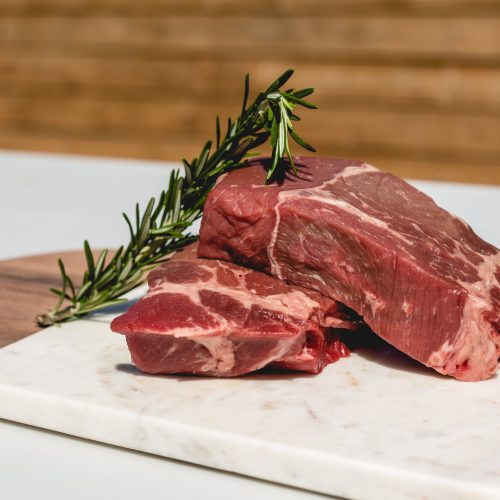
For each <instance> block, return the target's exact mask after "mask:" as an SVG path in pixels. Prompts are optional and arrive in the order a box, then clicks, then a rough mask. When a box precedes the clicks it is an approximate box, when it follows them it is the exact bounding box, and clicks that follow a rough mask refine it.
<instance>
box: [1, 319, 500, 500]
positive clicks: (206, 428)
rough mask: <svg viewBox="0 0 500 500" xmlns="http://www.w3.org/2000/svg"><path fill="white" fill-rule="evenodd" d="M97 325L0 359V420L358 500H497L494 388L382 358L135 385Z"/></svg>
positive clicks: (143, 380)
mask: <svg viewBox="0 0 500 500" xmlns="http://www.w3.org/2000/svg"><path fill="white" fill-rule="evenodd" d="M109 318H110V316H109V315H99V316H95V317H93V318H91V319H90V320H80V321H77V322H73V323H68V324H66V325H63V326H62V327H52V328H49V329H47V330H45V331H43V332H40V333H38V334H36V335H33V336H31V337H28V338H26V339H24V340H21V341H19V342H17V343H15V344H12V345H10V346H8V347H6V348H4V349H2V350H1V351H0V417H1V418H5V419H10V420H14V421H17V422H22V423H26V424H30V425H34V426H38V427H43V428H47V429H52V430H55V431H59V432H63V433H67V434H71V435H75V436H80V437H83V438H88V439H91V440H96V441H100V442H104V443H109V444H113V445H118V446H122V447H126V448H131V449H135V450H140V451H144V452H149V453H153V454H157V455H161V456H165V457H171V458H175V459H179V460H183V461H188V462H193V463H196V464H201V465H205V466H209V467H214V468H218V469H222V470H226V471H233V472H237V473H241V474H245V475H248V476H253V477H257V478H262V479H267V480H270V481H276V482H280V483H285V484H288V485H292V486H297V487H301V488H306V489H310V490H314V491H318V492H322V493H327V494H331V495H338V496H342V497H347V498H360V499H365V498H366V499H371V498H373V499H375V498H376V499H380V498H384V499H391V498H394V499H396V498H397V499H401V498H408V499H412V498H415V499H417V498H419V499H420V498H429V499H431V498H432V499H433V498H436V499H446V498H450V499H467V500H469V499H471V498H474V499H482V498H484V499H491V498H500V453H499V450H500V378H499V377H498V376H497V377H495V378H494V379H491V380H488V381H484V382H481V383H463V382H462V383H461V382H457V381H455V380H452V379H449V378H445V377H442V376H440V375H437V374H435V373H433V372H432V371H431V370H429V369H426V368H425V367H422V366H420V365H418V364H417V363H416V362H414V361H412V360H411V359H409V358H407V357H405V356H404V355H402V354H400V353H398V352H396V351H395V350H393V349H392V348H390V347H388V346H386V345H385V344H382V343H380V344H377V345H375V346H372V347H371V348H365V349H363V350H358V351H356V352H355V353H354V354H353V355H352V356H351V357H350V358H349V359H344V360H341V361H339V362H338V363H335V364H333V365H330V366H329V367H327V368H326V369H325V371H324V372H323V373H322V374H320V375H317V376H311V375H303V374H283V375H276V374H269V373H267V374H266V373H262V374H256V375H252V376H247V377H243V378H238V379H229V380H225V379H220V380H219V379H206V378H200V377H190V376H147V375H143V374H141V373H140V372H138V371H137V370H136V369H135V368H134V367H133V366H132V365H131V364H130V357H129V353H128V351H127V348H126V345H125V342H124V338H123V337H122V336H120V335H117V334H112V333H110V331H109Z"/></svg>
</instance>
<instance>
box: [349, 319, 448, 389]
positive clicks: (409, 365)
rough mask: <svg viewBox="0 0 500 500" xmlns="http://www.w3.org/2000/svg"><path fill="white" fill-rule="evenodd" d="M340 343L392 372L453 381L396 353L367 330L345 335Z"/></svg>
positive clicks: (395, 350)
mask: <svg viewBox="0 0 500 500" xmlns="http://www.w3.org/2000/svg"><path fill="white" fill-rule="evenodd" d="M342 341H343V342H345V344H346V345H347V346H348V347H349V349H350V350H351V351H352V352H353V353H356V355H358V356H359V357H361V358H363V359H366V360H368V361H370V362H373V363H377V364H379V365H383V366H385V367H387V368H391V369H392V370H398V371H404V372H408V373H416V374H418V375H423V376H426V377H432V378H438V379H444V380H453V379H452V378H451V377H446V376H444V375H441V374H439V373H437V372H436V371H434V370H433V369H432V368H428V367H427V366H425V365H423V364H422V363H419V362H418V361H416V360H415V359H413V358H411V357H410V356H408V355H406V354H404V353H403V352H401V351H398V350H397V349H396V348H395V347H393V346H392V345H390V344H388V343H387V342H386V341H385V340H383V339H382V338H380V337H379V336H378V335H376V334H375V333H373V332H372V331H371V330H369V329H364V330H361V331H360V332H357V333H356V334H355V335H352V334H350V335H348V336H347V335H346V337H345V338H342Z"/></svg>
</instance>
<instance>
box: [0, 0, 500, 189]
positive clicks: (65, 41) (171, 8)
mask: <svg viewBox="0 0 500 500" xmlns="http://www.w3.org/2000/svg"><path fill="white" fill-rule="evenodd" d="M289 66H292V67H294V68H295V69H296V71H297V75H296V77H295V79H294V81H293V83H294V84H295V85H296V86H302V85H305V86H315V87H316V88H317V94H316V97H315V101H316V102H317V103H318V104H319V105H320V106H321V110H320V111H315V112H307V113H305V116H304V121H303V123H302V124H300V125H301V126H300V129H299V131H300V132H301V133H302V134H303V135H304V137H306V138H307V139H308V140H310V142H312V143H313V144H314V145H316V146H317V148H318V152H319V153H321V154H324V155H334V156H338V157H351V158H360V159H365V160H368V161H370V162H372V163H375V164H377V165H379V166H381V167H383V168H386V169H387V170H391V171H393V172H396V173H399V174H401V175H405V176H412V177H420V178H435V179H451V180H462V181H473V182H484V183H488V182H489V183H496V184H500V1H499V0H268V1H266V0H249V1H245V2H241V1H236V0H234V1H230V0H0V147H1V148H15V149H28V150H40V151H42V150H43V151H56V152H68V153H84V154H93V155H112V156H124V157H140V158H157V159H169V160H175V159H179V158H180V157H182V156H188V157H189V156H193V155H195V154H196V153H197V152H198V150H199V148H200V147H201V145H202V144H203V143H204V141H205V140H206V139H207V138H208V137H209V136H210V135H211V134H212V133H213V118H214V116H215V114H216V113H217V112H222V114H223V115H224V114H232V115H235V114H237V110H238V107H239V103H240V95H241V89H242V80H243V76H244V74H245V73H246V72H247V71H249V72H250V73H251V75H252V79H253V82H252V83H253V89H254V90H256V89H257V88H259V89H260V88H261V87H263V86H264V85H266V84H267V83H269V82H270V80H272V79H273V78H274V77H275V76H276V75H277V74H278V73H279V72H281V71H282V70H284V69H286V68H287V67H289Z"/></svg>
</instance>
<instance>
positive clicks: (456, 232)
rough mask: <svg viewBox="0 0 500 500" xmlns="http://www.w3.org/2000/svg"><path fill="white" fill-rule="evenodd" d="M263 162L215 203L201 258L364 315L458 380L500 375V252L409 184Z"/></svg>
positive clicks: (343, 170)
mask: <svg viewBox="0 0 500 500" xmlns="http://www.w3.org/2000/svg"><path fill="white" fill-rule="evenodd" d="M266 161H268V160H265V159H261V160H256V161H253V162H251V163H250V166H249V167H248V168H244V169H241V170H237V171H234V172H232V173H231V174H229V175H227V176H225V177H223V178H222V179H221V180H220V182H219V183H218V184H217V186H216V187H215V189H214V190H213V191H212V192H211V193H210V195H209V197H208V200H207V203H206V205H205V213H204V218H203V221H202V227H201V235H200V246H199V254H200V255H202V256H204V257H211V258H219V259H226V260H230V261H234V262H237V263H240V264H244V265H251V266H253V267H255V268H258V269H262V270H264V271H266V272H268V273H271V274H272V275H274V276H277V277H278V278H280V279H283V280H285V281H287V282H289V283H293V284H295V285H300V286H303V287H307V288H310V289H314V290H317V291H319V292H321V293H322V294H323V295H326V296H329V297H332V298H335V299H337V300H339V301H341V302H343V303H344V304H346V305H347V306H349V307H350V308H352V309H354V310H355V311H356V312H358V313H359V314H360V315H361V316H362V317H363V319H364V321H365V322H366V323H367V324H368V325H369V326H370V327H371V328H372V329H373V331H374V332H376V333H378V334H379V335H381V336H382V337H383V338H384V339H385V340H387V341H388V342H389V343H391V344H393V345H394V346H396V347H397V348H398V349H400V350H401V351H403V352H405V353H407V354H409V355H410V356H412V357H413V358H415V359H417V360H418V361H421V362H422V363H424V364H425V365H427V366H430V367H432V368H434V369H435V370H437V371H438V372H440V373H443V374H447V375H451V376H453V377H456V378H458V379H461V380H480V379H485V378H488V377H489V376H491V375H492V374H493V373H495V371H496V369H497V363H498V357H499V354H500V287H499V281H500V253H499V251H498V249H496V248H495V247H494V246H492V245H490V244H488V243H486V242H485V241H483V240H482V239H480V238H479V237H478V236H477V235H476V234H475V233H474V232H473V231H472V230H471V228H470V227H469V226H468V225H467V224H466V223H464V222H463V221H461V220H460V219H458V218H457V217H454V216H453V215H451V214H449V213H448V212H446V211H445V210H443V209H441V208H439V207H438V206H437V205H436V204H435V203H434V202H433V200H432V199H431V198H429V197H428V196H426V195H425V194H423V193H421V192H420V191H418V190H417V189H415V188H413V187H412V186H410V185H409V184H407V183H406V182H404V181H403V180H401V179H399V178H397V177H395V176H393V175H390V174H387V173H384V172H381V171H380V170H378V169H376V168H375V167H373V166H370V165H367V164H365V163H361V162H356V161H343V160H331V159H324V158H323V159H322V158H297V159H296V162H297V163H298V165H299V176H298V177H294V176H291V175H287V176H286V178H285V179H283V181H282V182H279V183H274V184H273V185H269V186H264V168H263V165H262V164H263V163H264V162H266Z"/></svg>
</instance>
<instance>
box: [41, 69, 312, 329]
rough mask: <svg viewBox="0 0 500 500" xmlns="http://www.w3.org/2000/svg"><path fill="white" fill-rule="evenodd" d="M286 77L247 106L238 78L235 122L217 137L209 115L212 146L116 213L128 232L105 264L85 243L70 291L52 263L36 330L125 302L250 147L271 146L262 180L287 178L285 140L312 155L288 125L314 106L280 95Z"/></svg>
mask: <svg viewBox="0 0 500 500" xmlns="http://www.w3.org/2000/svg"><path fill="white" fill-rule="evenodd" d="M292 74H293V70H291V69H289V70H288V71H286V72H285V73H283V75H281V76H280V77H279V78H278V79H277V80H276V81H275V82H274V83H272V84H271V85H270V86H269V88H267V89H266V90H265V91H264V92H261V93H259V94H258V95H257V97H256V98H255V100H254V101H253V102H252V103H251V104H250V105H247V103H248V96H249V76H248V75H247V76H246V78H245V90H244V95H243V105H242V108H241V114H240V116H239V117H238V119H237V120H235V121H232V120H231V119H228V122H227V129H226V132H225V134H224V135H222V132H221V125H220V120H219V117H218V116H217V118H216V120H215V136H216V138H215V143H212V141H208V142H207V143H206V144H205V146H203V149H202V150H201V153H200V155H199V157H198V158H195V159H193V160H192V161H191V162H188V161H187V160H182V162H183V164H184V175H182V174H181V172H180V170H174V171H173V172H172V173H171V175H170V180H169V184H168V188H167V189H166V190H165V191H162V193H161V194H160V197H159V198H158V200H155V199H154V198H151V200H150V201H149V203H148V205H147V207H146V209H145V210H144V212H142V214H141V211H140V209H139V205H138V204H137V205H136V210H135V217H134V220H133V221H132V220H131V218H129V217H128V216H127V215H126V214H123V217H124V218H125V221H126V223H127V225H128V227H129V230H130V241H129V243H128V244H127V245H126V246H121V247H120V248H119V249H118V250H117V252H116V253H115V254H114V255H113V257H112V258H111V259H110V260H109V261H108V262H106V260H107V255H108V251H107V250H104V251H102V252H101V253H100V255H99V256H98V258H97V259H94V256H93V252H92V250H91V248H90V245H89V243H88V242H87V241H85V243H84V246H83V248H84V252H85V257H86V260H87V269H86V271H85V272H84V275H83V279H82V283H81V285H80V287H79V288H78V289H77V288H76V287H75V285H74V283H73V281H72V280H71V278H70V277H69V276H68V274H67V273H66V270H65V267H64V263H63V262H62V261H61V260H60V259H59V269H60V272H61V279H62V285H61V288H60V289H51V291H52V292H53V293H54V294H56V295H57V297H58V300H57V303H56V305H55V307H54V308H53V309H52V310H51V311H49V312H47V313H46V314H41V315H39V316H37V318H36V320H37V322H38V324H39V325H40V326H50V325H53V324H55V323H60V322H63V321H68V320H73V319H76V318H78V317H81V316H83V315H85V314H87V313H89V312H91V311H96V310H98V309H101V308H103V307H107V306H109V305H112V304H117V303H120V302H124V301H125V300H126V299H123V298H120V297H122V296H123V294H125V293H126V292H128V291H129V290H131V289H133V288H135V287H137V286H138V285H140V284H141V283H142V281H143V280H144V277H145V275H146V273H147V272H148V271H149V270H150V269H152V268H153V267H155V266H156V265H158V264H159V263H160V262H163V261H165V260H168V258H169V257H171V256H172V254H173V253H175V252H176V251H177V250H179V249H181V248H183V247H184V246H186V245H188V244H189V243H191V242H192V241H194V240H196V236H194V235H192V234H190V233H189V232H188V228H189V227H190V226H191V224H192V223H193V222H194V221H195V220H197V219H199V218H200V217H201V215H202V210H203V204H204V202H205V199H206V197H207V195H208V193H209V192H210V190H211V189H212V188H213V187H214V185H215V182H216V180H217V178H218V177H219V176H220V175H222V174H224V173H226V172H228V171H230V170H234V169H236V168H239V167H241V166H242V165H243V164H244V160H245V158H247V157H248V156H251V154H250V152H251V151H252V150H254V149H255V148H256V147H258V146H260V145H262V144H264V143H265V142H267V141H269V142H270V144H271V146H272V161H271V162H270V167H269V170H268V172H267V177H266V182H268V181H270V180H272V179H273V178H274V177H275V176H276V175H278V174H283V173H284V171H285V170H286V169H288V168H292V169H293V171H294V172H295V171H296V170H295V165H294V162H293V159H292V153H291V151H290V144H289V137H291V138H292V140H294V141H295V142H296V143H297V144H299V145H300V146H302V147H303V148H305V149H308V150H309V151H315V150H314V148H313V147H312V146H310V145H309V144H307V143H306V142H305V141H304V140H303V139H302V138H301V137H300V136H299V135H298V134H297V132H295V130H294V128H293V123H292V122H293V121H297V120H299V117H298V116H297V115H295V114H294V110H295V109H296V108H297V107H298V106H303V107H306V108H310V109H315V108H316V106H314V105H313V104H311V103H309V102H307V101H305V100H304V98H305V97H307V96H308V95H310V94H312V93H313V91H314V89H312V88H307V89H302V90H294V89H288V90H281V89H282V87H283V85H284V84H285V83H286V82H287V81H288V79H289V78H290V77H291V76H292ZM283 160H285V161H283ZM286 160H288V161H286Z"/></svg>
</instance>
